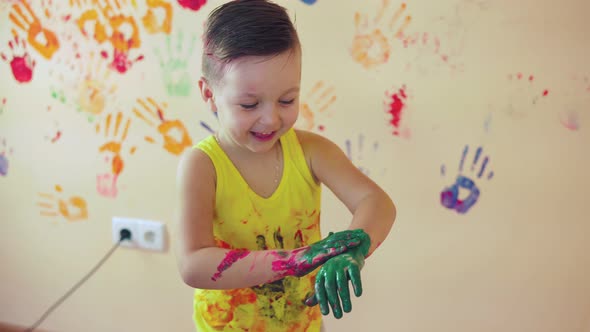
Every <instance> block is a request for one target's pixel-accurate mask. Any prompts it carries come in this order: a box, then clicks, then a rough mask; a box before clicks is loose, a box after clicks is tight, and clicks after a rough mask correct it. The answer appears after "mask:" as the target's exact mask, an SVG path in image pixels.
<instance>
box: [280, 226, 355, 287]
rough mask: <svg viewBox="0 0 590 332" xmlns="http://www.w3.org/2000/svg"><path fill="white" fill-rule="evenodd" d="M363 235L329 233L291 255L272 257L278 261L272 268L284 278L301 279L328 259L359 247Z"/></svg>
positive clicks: (284, 254) (282, 254) (349, 231)
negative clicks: (293, 277) (294, 277)
mask: <svg viewBox="0 0 590 332" xmlns="http://www.w3.org/2000/svg"><path fill="white" fill-rule="evenodd" d="M364 235H365V233H364V232H363V231H362V230H352V231H351V230H346V231H342V232H338V233H330V235H328V237H326V238H325V239H323V240H320V241H318V242H315V243H313V244H310V245H308V246H305V247H302V248H299V249H295V250H293V251H292V254H288V253H287V252H277V253H275V254H274V255H275V256H276V257H277V258H278V259H276V260H275V261H273V262H272V268H273V270H274V271H278V272H280V274H281V275H284V276H296V277H302V276H304V275H306V274H308V273H310V272H312V271H313V270H315V269H316V268H317V267H319V266H321V265H322V264H324V263H325V262H326V261H328V260H329V259H330V258H333V257H336V256H338V255H340V254H342V253H344V252H346V251H348V250H349V249H351V248H354V247H357V246H359V245H361V244H362V241H361V240H362V239H363V238H364Z"/></svg>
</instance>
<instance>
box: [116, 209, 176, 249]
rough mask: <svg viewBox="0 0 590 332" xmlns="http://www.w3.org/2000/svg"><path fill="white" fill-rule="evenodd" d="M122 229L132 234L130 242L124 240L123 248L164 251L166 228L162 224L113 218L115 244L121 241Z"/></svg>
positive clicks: (135, 219)
mask: <svg viewBox="0 0 590 332" xmlns="http://www.w3.org/2000/svg"><path fill="white" fill-rule="evenodd" d="M122 229H127V230H129V231H130V232H131V239H130V240H123V241H122V242H121V244H120V245H121V246H123V247H127V248H135V249H146V250H150V251H164V248H165V238H166V237H165V233H166V230H165V227H164V224H163V223H162V222H159V221H153V220H143V219H137V218H123V217H113V227H112V238H113V243H116V242H118V241H119V239H120V232H121V230H122Z"/></svg>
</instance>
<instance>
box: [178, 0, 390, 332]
mask: <svg viewBox="0 0 590 332" xmlns="http://www.w3.org/2000/svg"><path fill="white" fill-rule="evenodd" d="M202 72H203V76H202V78H201V79H200V80H199V88H200V92H201V95H202V97H203V100H204V101H205V103H206V105H207V107H208V108H209V110H210V111H212V112H214V113H216V115H217V118H218V120H219V130H218V132H217V133H216V134H215V135H211V136H209V137H207V138H205V139H204V140H202V141H201V142H199V143H198V144H197V145H196V146H195V148H194V149H191V150H190V151H188V153H186V154H185V155H183V157H182V160H181V162H180V164H179V169H178V188H179V199H178V202H179V206H178V211H179V214H178V221H179V226H180V233H179V235H180V238H179V244H180V246H179V251H178V266H179V270H180V273H181V275H182V278H183V280H184V281H185V283H186V284H188V285H190V286H191V287H193V288H195V295H194V300H195V302H194V320H195V324H196V327H197V330H198V331H319V330H320V326H321V318H322V316H321V314H322V313H323V314H324V315H326V314H328V313H329V307H328V304H329V305H330V306H331V308H332V312H333V314H334V316H335V317H337V318H340V317H342V311H344V312H349V311H350V310H351V304H350V295H349V287H348V280H351V282H352V284H353V288H354V291H355V294H356V295H357V296H360V294H361V291H362V288H361V280H360V270H361V269H362V267H363V265H364V260H365V258H366V257H367V256H368V255H370V254H371V253H372V252H373V251H374V250H375V249H376V247H377V246H378V245H379V244H380V243H381V242H382V241H384V240H385V238H386V237H387V235H388V233H389V231H390V229H391V227H392V225H393V222H394V219H395V215H396V209H395V206H394V204H393V202H392V201H391V199H390V198H389V197H388V196H387V195H386V194H385V192H384V191H383V190H382V189H381V188H380V187H379V186H377V185H376V184H375V183H374V182H373V181H371V180H370V179H369V178H368V177H366V176H365V175H364V174H363V173H362V172H360V171H359V170H358V169H357V168H356V167H355V166H354V165H353V164H352V163H351V162H350V161H349V160H348V158H347V157H346V156H345V154H344V153H343V152H342V151H341V150H340V149H339V148H338V146H337V145H335V144H334V143H332V142H330V141H329V140H327V139H326V138H324V137H322V136H319V135H316V134H313V133H310V132H305V131H300V130H295V129H294V128H293V126H294V124H295V122H296V120H297V116H298V110H299V89H300V82H301V45H300V43H299V38H298V36H297V33H296V31H295V28H294V26H293V24H292V22H291V20H290V18H289V16H288V14H287V13H286V10H285V9H284V8H283V7H281V6H278V5H276V4H274V3H272V2H269V1H266V0H236V1H231V2H228V3H226V4H224V5H222V6H220V7H218V8H216V9H215V10H213V12H212V13H211V14H210V15H209V17H208V20H207V25H206V31H205V35H204V48H203V60H202ZM322 184H324V185H326V186H327V187H328V188H329V189H330V190H331V191H332V192H333V193H334V194H335V195H336V196H337V197H338V198H339V199H340V200H341V201H342V202H343V203H344V204H345V205H346V206H347V207H348V209H349V210H350V212H351V213H352V214H353V217H352V222H351V223H350V225H349V227H348V230H344V231H341V232H338V233H335V234H334V233H331V234H330V235H329V236H328V237H327V238H325V239H323V240H322V239H321V232H320V224H319V222H320V206H321V200H320V199H321V185H322ZM318 267H320V269H319V271H316V269H317V268H318ZM316 275H317V277H316ZM306 300H307V301H306ZM317 303H319V308H318V306H315V304H317Z"/></svg>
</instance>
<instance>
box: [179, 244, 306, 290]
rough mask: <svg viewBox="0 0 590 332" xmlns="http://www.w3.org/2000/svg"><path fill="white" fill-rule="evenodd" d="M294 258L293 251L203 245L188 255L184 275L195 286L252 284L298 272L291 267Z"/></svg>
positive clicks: (226, 287)
mask: <svg viewBox="0 0 590 332" xmlns="http://www.w3.org/2000/svg"><path fill="white" fill-rule="evenodd" d="M294 259H295V254H294V250H252V251H249V250H233V249H223V248H217V247H209V248H202V249H200V250H197V251H195V252H192V253H191V254H189V255H187V256H186V257H185V259H184V262H183V264H182V265H183V266H182V270H183V271H182V277H183V279H184V281H185V283H186V284H188V285H189V286H191V287H193V288H202V289H232V288H246V287H253V286H257V285H261V284H264V283H269V282H273V281H275V280H278V279H281V278H283V277H285V276H288V275H290V274H295V271H292V269H291V270H290V269H289V260H291V262H292V261H293V260H294ZM281 262H284V264H282V265H281Z"/></svg>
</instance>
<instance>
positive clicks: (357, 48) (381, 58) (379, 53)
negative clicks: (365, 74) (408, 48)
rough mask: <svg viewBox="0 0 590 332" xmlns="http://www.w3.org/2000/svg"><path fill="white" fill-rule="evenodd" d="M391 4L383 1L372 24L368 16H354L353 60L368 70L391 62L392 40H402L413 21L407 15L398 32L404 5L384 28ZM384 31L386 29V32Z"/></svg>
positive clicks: (359, 14)
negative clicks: (385, 17)
mask: <svg viewBox="0 0 590 332" xmlns="http://www.w3.org/2000/svg"><path fill="white" fill-rule="evenodd" d="M389 4H390V0H382V1H381V7H380V8H379V9H378V10H377V12H376V15H375V18H374V19H373V20H372V23H369V22H368V19H367V15H366V14H361V13H359V12H356V13H355V15H354V24H355V28H356V34H355V36H354V38H353V40H352V48H351V54H352V59H353V60H354V61H355V62H357V63H359V64H360V65H362V66H363V67H365V68H366V69H371V68H373V67H376V66H379V65H382V64H384V63H386V62H387V61H388V60H389V56H390V55H391V45H390V41H389V40H390V38H397V39H400V38H402V37H403V34H404V30H405V29H406V28H407V26H408V25H409V24H410V21H411V20H412V17H411V16H409V15H406V16H405V18H404V19H403V22H402V23H401V25H400V26H398V27H397V30H396V26H397V24H398V21H399V20H400V18H401V17H402V16H403V15H404V12H405V11H406V4H405V3H402V4H401V5H400V6H399V8H398V9H397V10H396V11H395V12H394V14H393V16H392V17H391V18H390V19H389V21H388V22H387V25H386V26H384V25H383V24H384V22H383V19H384V17H383V16H384V15H385V14H386V13H387V10H388V7H389ZM384 29H386V30H385V32H384ZM394 30H395V32H393V31H394Z"/></svg>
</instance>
